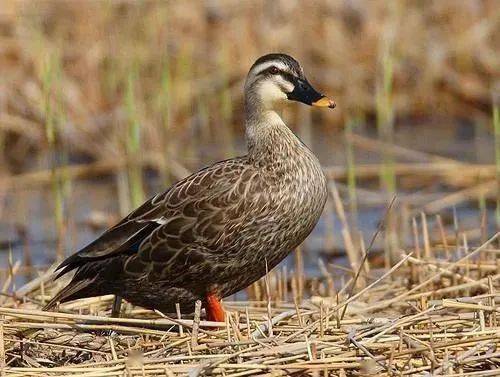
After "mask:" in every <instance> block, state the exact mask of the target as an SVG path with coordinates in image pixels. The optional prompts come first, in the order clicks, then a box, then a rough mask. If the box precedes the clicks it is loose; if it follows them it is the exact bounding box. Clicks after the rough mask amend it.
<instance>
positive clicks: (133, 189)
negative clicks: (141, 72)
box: [125, 65, 144, 207]
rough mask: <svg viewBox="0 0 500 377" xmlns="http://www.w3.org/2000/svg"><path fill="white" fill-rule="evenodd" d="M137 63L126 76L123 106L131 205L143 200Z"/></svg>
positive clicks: (134, 205) (135, 205)
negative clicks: (126, 121)
mask: <svg viewBox="0 0 500 377" xmlns="http://www.w3.org/2000/svg"><path fill="white" fill-rule="evenodd" d="M137 69H138V68H137V65H134V66H133V67H132V68H131V69H130V70H129V73H128V76H127V86H126V95H125V108H126V112H127V120H128V129H127V139H126V149H127V158H128V164H127V167H128V182H129V189H130V201H131V205H132V207H137V206H139V205H140V204H141V203H142V202H143V201H144V190H143V183H142V168H141V161H140V152H141V151H140V147H141V122H140V120H139V115H138V110H137V98H136V93H135V90H136V83H137Z"/></svg>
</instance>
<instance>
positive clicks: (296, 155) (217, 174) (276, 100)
mask: <svg viewBox="0 0 500 377" xmlns="http://www.w3.org/2000/svg"><path fill="white" fill-rule="evenodd" d="M290 101H297V102H301V103H303V104H306V105H309V106H316V107H325V108H331V109H333V108H335V102H334V101H333V100H332V99H330V98H329V97H327V96H325V95H323V94H320V93H319V92H318V91H316V89H314V88H313V86H312V85H311V84H310V83H309V81H308V80H307V79H306V77H305V75H304V70H303V68H302V67H301V65H300V64H299V63H298V61H297V60H296V59H294V58H293V57H291V56H290V55H287V54H283V53H271V54H266V55H264V56H261V57H260V58H258V59H257V60H256V61H255V63H254V64H253V65H252V66H251V68H250V70H249V72H248V75H247V77H246V80H245V84H244V119H245V138H246V142H247V154H246V155H244V156H240V157H235V158H231V159H228V160H224V161H220V162H217V163H214V164H212V165H210V166H208V167H205V168H204V169H201V170H199V171H198V172H196V173H194V174H192V175H190V176H188V177H186V178H184V179H182V180H180V181H178V182H177V183H175V184H173V185H172V186H171V187H169V188H168V189H167V190H166V191H164V192H163V193H159V194H156V195H154V196H153V197H151V198H150V199H149V200H147V201H146V202H145V203H144V204H142V205H141V206H140V207H138V208H137V209H135V210H134V211H132V212H131V213H130V214H129V215H127V216H126V217H124V218H123V219H122V220H121V221H119V222H118V223H117V224H116V225H114V226H113V227H111V228H110V229H108V230H106V231H105V232H104V233H103V234H102V235H101V236H100V237H98V238H97V239H95V240H94V241H93V242H91V243H90V244H88V245H87V246H85V247H83V248H82V249H81V250H79V251H78V252H76V253H75V254H73V255H71V256H69V257H68V258H67V259H65V260H64V261H63V262H62V263H61V264H60V265H59V266H58V267H57V269H56V272H55V274H54V279H57V278H59V277H61V276H63V275H66V274H68V273H69V272H71V271H74V275H73V277H72V279H71V280H70V282H69V283H68V284H67V285H66V286H65V287H64V288H62V289H61V290H60V291H59V292H58V293H57V294H56V295H55V296H54V297H53V298H52V299H51V300H50V301H49V302H48V304H47V305H46V306H45V307H44V309H45V310H53V309H54V308H55V307H56V306H57V305H58V304H59V303H64V302H67V301H72V300H76V299H81V298H87V297H94V296H101V295H108V294H113V295H115V297H118V298H123V299H125V300H127V301H128V302H130V303H131V304H133V305H137V306H141V307H144V308H147V309H153V310H159V311H161V312H163V313H173V312H175V311H176V304H177V305H179V306H180V309H181V312H183V313H192V312H193V308H194V306H195V302H196V301H197V300H200V301H201V302H202V305H203V308H204V309H205V315H206V318H207V319H208V320H210V321H218V322H221V321H224V318H225V311H224V308H223V306H222V304H221V300H222V299H223V298H224V297H227V296H230V295H232V294H234V293H236V292H238V291H240V290H242V289H244V288H246V287H248V286H249V285H250V284H252V283H253V282H255V281H257V280H258V279H260V278H261V277H263V276H264V275H265V274H266V272H267V271H269V270H271V269H272V268H273V267H275V266H276V265H277V264H278V263H280V262H281V261H282V260H283V259H284V258H285V257H286V256H287V255H288V254H289V253H290V252H292V251H293V250H294V249H296V248H297V247H298V246H299V245H300V244H301V243H302V242H303V241H304V240H305V238H306V237H307V236H308V235H309V234H310V233H311V231H312V230H313V228H314V226H315V225H316V223H317V222H318V220H319V218H320V216H321V213H322V211H323V207H324V205H325V202H326V200H327V180H326V177H325V175H324V173H323V171H322V169H321V165H320V163H319V161H318V159H317V158H316V156H315V155H314V154H313V152H312V151H311V150H310V149H309V148H308V147H307V146H306V145H305V144H304V143H303V142H302V141H301V140H300V139H299V138H298V137H297V136H296V135H295V134H294V133H293V132H292V131H291V129H290V128H288V127H287V125H286V124H285V123H284V121H283V119H282V118H281V116H280V115H279V112H280V109H281V107H282V106H283V104H284V103H288V102H290ZM120 302H121V301H120ZM115 305H116V301H115ZM118 305H119V304H118ZM114 309H116V308H114ZM118 312H119V306H118Z"/></svg>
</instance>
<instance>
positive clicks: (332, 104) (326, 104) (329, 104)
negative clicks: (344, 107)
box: [311, 96, 337, 109]
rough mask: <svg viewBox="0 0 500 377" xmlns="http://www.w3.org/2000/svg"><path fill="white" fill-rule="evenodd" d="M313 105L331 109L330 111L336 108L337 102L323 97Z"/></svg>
mask: <svg viewBox="0 0 500 377" xmlns="http://www.w3.org/2000/svg"><path fill="white" fill-rule="evenodd" d="M311 105H312V106H317V107H329V108H330V109H333V108H335V106H337V104H336V103H335V101H334V100H332V99H330V98H328V97H327V96H323V97H321V98H320V99H319V100H317V101H315V102H313V103H311Z"/></svg>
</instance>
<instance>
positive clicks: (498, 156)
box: [493, 103, 500, 229]
mask: <svg viewBox="0 0 500 377" xmlns="http://www.w3.org/2000/svg"><path fill="white" fill-rule="evenodd" d="M493 130H494V133H495V164H496V179H497V198H496V216H495V217H496V223H497V229H500V189H499V187H500V111H499V109H498V104H496V103H495V104H494V105H493Z"/></svg>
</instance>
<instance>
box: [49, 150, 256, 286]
mask: <svg viewBox="0 0 500 377" xmlns="http://www.w3.org/2000/svg"><path fill="white" fill-rule="evenodd" d="M245 170H248V165H246V164H245V160H244V159H243V158H237V159H231V160H226V161H221V162H219V163H216V164H214V165H212V166H211V167H208V168H205V169H203V170H200V171H198V172H197V173H194V174H193V175H191V176H189V177H187V178H185V179H183V180H181V181H179V182H177V183H176V184H175V185H173V186H172V187H171V188H170V189H168V190H167V191H165V192H164V193H162V194H158V195H155V196H154V197H152V198H150V199H149V200H148V201H146V202H145V203H144V204H142V205H141V206H140V207H139V208H137V209H136V210H134V211H133V212H131V213H130V214H129V215H128V216H126V217H125V218H124V219H123V220H121V221H120V222H119V223H118V224H116V225H115V226H113V227H112V228H110V229H108V230H107V231H106V232H104V233H103V234H102V235H101V236H100V237H99V238H97V239H96V240H95V241H93V242H91V243H90V244H88V245H87V246H85V247H84V248H82V249H81V250H80V251H78V252H77V253H75V254H73V255H72V256H70V257H68V258H67V259H66V260H64V261H63V262H62V263H61V264H60V265H59V266H58V268H57V270H56V271H57V276H56V278H58V277H60V276H62V275H64V274H66V273H67V272H69V271H71V270H74V269H76V268H79V267H82V266H84V265H85V264H87V263H88V262H93V261H97V260H104V259H109V258H113V257H115V256H117V255H119V254H128V255H131V256H137V255H138V254H141V257H140V258H132V259H131V260H130V262H131V263H132V262H135V263H136V265H133V264H128V267H129V269H130V272H131V273H132V274H134V270H140V271H142V274H144V273H145V271H144V267H145V266H144V263H152V262H153V263H154V262H158V263H161V264H164V263H166V262H168V261H172V260H173V259H175V257H177V256H179V253H180V252H182V251H183V250H184V249H186V246H192V245H193V244H200V243H203V244H204V246H208V247H210V246H209V245H208V244H210V243H212V244H213V242H217V241H220V239H221V237H223V234H221V232H223V229H222V228H223V224H222V222H223V220H225V219H226V218H227V215H228V214H227V210H226V211H224V209H225V208H226V209H227V207H228V205H229V204H230V203H229V202H233V201H234V200H236V199H237V198H238V197H239V196H240V195H241V192H238V190H239V189H241V187H240V186H241V185H238V184H237V183H238V181H242V182H244V181H245V180H246V178H248V176H249V174H244V173H245ZM245 177H246V178H245ZM230 216H231V217H235V216H238V214H236V213H233V214H232V215H231V214H230ZM200 237H201V238H200ZM162 246H163V247H162ZM198 246H201V245H198ZM197 248H198V249H200V247H197ZM160 249H161V250H160ZM139 264H140V266H139Z"/></svg>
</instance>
